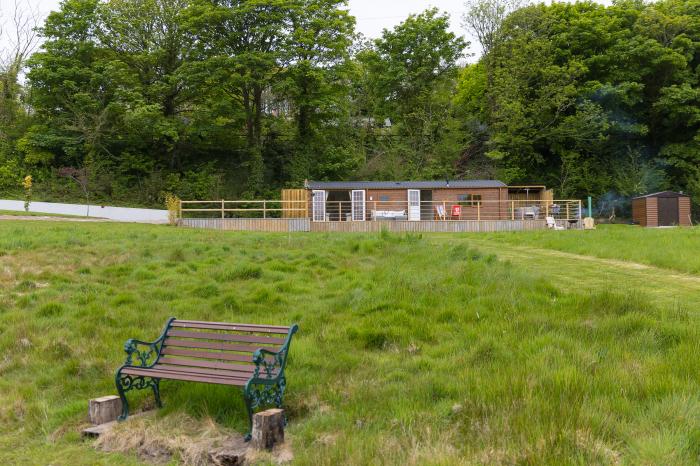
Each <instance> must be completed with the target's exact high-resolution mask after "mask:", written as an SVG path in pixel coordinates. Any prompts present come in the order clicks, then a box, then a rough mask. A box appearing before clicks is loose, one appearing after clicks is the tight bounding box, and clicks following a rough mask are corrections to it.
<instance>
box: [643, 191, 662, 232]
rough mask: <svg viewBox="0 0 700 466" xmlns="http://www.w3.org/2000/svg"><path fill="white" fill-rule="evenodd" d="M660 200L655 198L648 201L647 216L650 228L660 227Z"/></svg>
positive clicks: (649, 198)
mask: <svg viewBox="0 0 700 466" xmlns="http://www.w3.org/2000/svg"><path fill="white" fill-rule="evenodd" d="M658 201H659V200H658V199H657V198H655V197H648V198H647V199H646V207H647V208H646V215H647V224H646V226H648V227H658V226H659V202H658Z"/></svg>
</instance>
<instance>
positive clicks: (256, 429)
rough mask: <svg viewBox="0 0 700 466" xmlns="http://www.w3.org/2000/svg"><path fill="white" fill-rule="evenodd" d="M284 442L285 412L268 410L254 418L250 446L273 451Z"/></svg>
mask: <svg viewBox="0 0 700 466" xmlns="http://www.w3.org/2000/svg"><path fill="white" fill-rule="evenodd" d="M283 442H284V410H282V409H268V410H267V411H263V412H261V413H257V414H255V415H254V416H253V432H252V438H251V441H250V446H251V447H252V448H255V449H257V450H272V448H273V447H274V446H275V445H277V444H280V443H283Z"/></svg>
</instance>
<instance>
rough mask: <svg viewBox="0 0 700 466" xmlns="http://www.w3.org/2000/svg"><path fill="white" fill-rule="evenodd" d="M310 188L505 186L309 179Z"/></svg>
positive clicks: (493, 185) (479, 182) (498, 184)
mask: <svg viewBox="0 0 700 466" xmlns="http://www.w3.org/2000/svg"><path fill="white" fill-rule="evenodd" d="M306 187H307V188H308V189H324V190H325V189H447V188H457V189H459V188H505V187H506V184H505V183H503V182H501V181H498V180H462V181H447V180H445V181H309V182H308V183H306Z"/></svg>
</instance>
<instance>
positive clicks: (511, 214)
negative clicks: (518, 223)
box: [510, 201, 515, 221]
mask: <svg viewBox="0 0 700 466" xmlns="http://www.w3.org/2000/svg"><path fill="white" fill-rule="evenodd" d="M510 219H511V220H512V221H515V201H510Z"/></svg>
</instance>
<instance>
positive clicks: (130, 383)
mask: <svg viewBox="0 0 700 466" xmlns="http://www.w3.org/2000/svg"><path fill="white" fill-rule="evenodd" d="M115 379H116V380H115V381H116V385H117V392H118V393H119V398H121V400H122V414H121V416H119V417H118V418H117V419H118V420H120V421H124V420H126V418H127V417H129V401H128V400H127V399H126V393H127V392H129V391H131V390H144V389H146V388H151V389H152V390H153V395H154V396H155V399H156V406H157V407H159V408H162V407H163V403H162V402H161V400H160V379H155V378H153V377H145V376H140V375H128V374H122V373H121V369H120V370H118V371H117V375H116V377H115Z"/></svg>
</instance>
